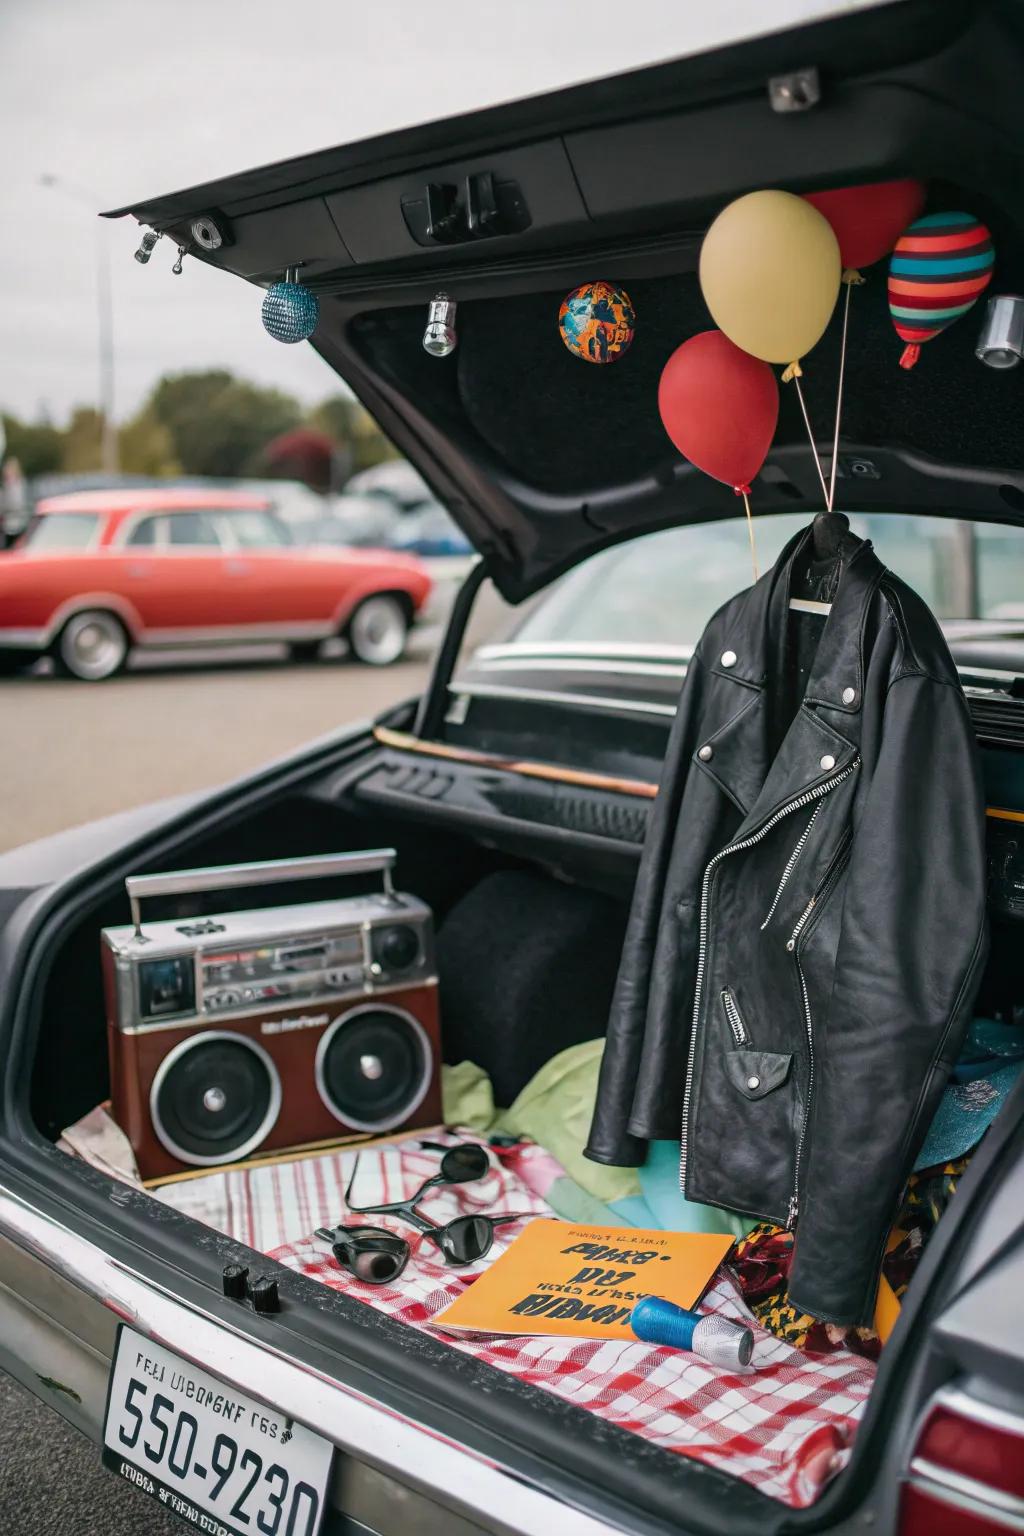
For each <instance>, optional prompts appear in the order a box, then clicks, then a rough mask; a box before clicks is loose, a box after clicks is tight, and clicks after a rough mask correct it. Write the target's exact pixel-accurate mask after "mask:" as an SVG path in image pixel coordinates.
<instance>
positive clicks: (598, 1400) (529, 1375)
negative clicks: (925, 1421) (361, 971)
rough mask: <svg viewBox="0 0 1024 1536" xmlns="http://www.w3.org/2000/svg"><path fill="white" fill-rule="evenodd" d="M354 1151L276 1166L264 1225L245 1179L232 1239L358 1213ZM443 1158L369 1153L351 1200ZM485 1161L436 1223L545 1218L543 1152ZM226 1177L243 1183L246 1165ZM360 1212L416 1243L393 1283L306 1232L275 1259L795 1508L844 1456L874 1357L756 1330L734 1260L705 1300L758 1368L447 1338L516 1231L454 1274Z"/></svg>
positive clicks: (503, 1233) (659, 1354)
mask: <svg viewBox="0 0 1024 1536" xmlns="http://www.w3.org/2000/svg"><path fill="white" fill-rule="evenodd" d="M442 1139H443V1138H442ZM451 1139H453V1140H454V1139H455V1138H451ZM352 1156H353V1154H352V1153H346V1154H340V1153H335V1154H332V1155H331V1156H329V1157H326V1158H322V1159H316V1160H315V1163H316V1164H319V1165H321V1166H319V1167H318V1168H313V1169H311V1167H310V1164H309V1163H305V1164H294V1165H292V1168H290V1169H288V1168H285V1169H280V1170H275V1171H274V1172H275V1177H276V1179H277V1184H278V1192H277V1196H276V1199H277V1207H278V1208H277V1213H276V1214H275V1215H272V1216H271V1217H270V1219H269V1220H268V1219H266V1218H264V1219H263V1220H262V1222H260V1220H259V1219H258V1218H257V1217H256V1215H255V1207H256V1206H258V1205H259V1201H258V1200H257V1201H256V1202H255V1203H254V1202H253V1199H252V1191H251V1189H250V1190H249V1191H248V1193H247V1194H246V1193H245V1192H243V1190H242V1187H241V1185H240V1186H239V1189H238V1190H236V1191H235V1192H234V1195H233V1198H232V1203H233V1206H234V1208H235V1210H236V1213H237V1220H238V1225H239V1226H240V1228H241V1230H238V1231H236V1234H235V1235H237V1236H239V1237H242V1238H243V1240H244V1241H247V1242H251V1241H252V1238H251V1237H250V1236H248V1235H247V1229H250V1228H254V1227H256V1226H258V1227H260V1234H261V1235H263V1236H264V1238H265V1235H266V1232H267V1230H269V1228H270V1227H274V1228H276V1229H277V1230H283V1229H285V1228H286V1227H288V1226H292V1227H293V1228H294V1224H295V1222H296V1221H298V1220H306V1221H307V1226H306V1230H307V1232H308V1231H309V1229H310V1228H312V1227H315V1226H317V1225H332V1224H334V1223H336V1222H339V1221H344V1220H353V1219H358V1218H352V1217H348V1216H347V1215H346V1213H345V1210H344V1202H343V1200H342V1198H341V1191H342V1190H343V1189H344V1184H345V1181H346V1180H347V1176H348V1173H349V1171H350V1169H351V1166H352ZM437 1165H438V1157H437V1154H436V1153H431V1152H429V1151H424V1150H423V1149H421V1148H420V1146H419V1143H418V1141H415V1140H411V1141H409V1142H408V1143H403V1144H401V1145H400V1146H398V1147H390V1148H385V1149H381V1150H379V1151H366V1152H363V1153H362V1155H361V1158H360V1165H359V1170H358V1174H357V1178H356V1184H355V1187H354V1190H353V1200H354V1201H355V1202H356V1203H361V1204H377V1203H380V1202H383V1201H387V1200H397V1199H402V1198H406V1197H408V1195H410V1194H411V1193H412V1192H413V1191H414V1190H415V1189H416V1188H418V1186H419V1185H420V1184H421V1183H422V1182H423V1181H424V1180H425V1179H426V1178H428V1177H429V1175H430V1174H431V1173H433V1172H436V1169H437ZM492 1165H493V1166H492V1169H491V1173H490V1174H489V1175H488V1177H487V1178H485V1179H483V1180H479V1181H477V1182H476V1183H473V1184H466V1185H461V1186H458V1187H454V1188H442V1189H437V1190H432V1191H431V1192H430V1193H429V1194H428V1196H427V1197H426V1200H425V1202H424V1210H425V1213H426V1214H428V1215H430V1216H431V1217H432V1218H433V1219H436V1220H437V1221H438V1223H441V1222H444V1221H447V1220H449V1219H450V1218H451V1217H453V1216H456V1215H461V1214H465V1213H469V1212H475V1211H489V1212H491V1213H498V1212H505V1211H522V1212H524V1213H526V1214H528V1215H531V1216H546V1215H551V1214H552V1213H551V1212H550V1211H549V1209H548V1207H547V1206H546V1205H545V1203H544V1200H543V1198H542V1197H541V1195H540V1194H538V1193H537V1192H536V1191H537V1190H538V1189H542V1188H546V1187H547V1186H548V1183H549V1182H550V1177H551V1172H552V1169H554V1170H555V1171H557V1164H553V1163H552V1161H551V1159H549V1158H547V1155H546V1154H545V1153H543V1152H541V1151H540V1149H539V1148H533V1147H530V1146H520V1147H513V1148H508V1149H499V1150H498V1151H496V1152H495V1151H494V1150H493V1149H492ZM300 1170H305V1171H301V1172H300ZM266 1172H267V1170H264V1173H266ZM293 1173H294V1174H295V1175H296V1176H297V1177H298V1178H299V1179H300V1180H301V1182H302V1193H301V1195H297V1193H296V1190H295V1189H294V1188H293V1187H292V1183H291V1175H292V1174H293ZM221 1177H222V1178H224V1177H227V1178H235V1179H242V1178H243V1174H242V1173H241V1171H240V1172H239V1173H238V1174H236V1175H223V1176H221ZM531 1185H532V1188H531ZM183 1188H187V1186H183ZM193 1188H194V1187H193ZM194 1194H198V1192H197V1191H194ZM175 1203H177V1202H175ZM300 1208H301V1216H300ZM190 1214H195V1215H198V1214H199V1212H198V1211H197V1210H193V1211H191V1212H190ZM367 1219H368V1220H372V1222H373V1224H374V1225H383V1226H389V1227H391V1229H392V1230H394V1231H396V1232H400V1233H401V1234H402V1235H403V1236H404V1237H407V1238H408V1239H409V1240H410V1242H411V1243H412V1245H413V1257H412V1259H411V1260H410V1262H409V1265H408V1267H407V1268H406V1270H405V1272H404V1274H403V1275H402V1276H401V1279H400V1280H399V1281H398V1282H397V1284H396V1285H394V1286H368V1285H364V1284H361V1283H360V1282H358V1281H356V1280H355V1279H354V1278H353V1277H352V1276H351V1275H349V1274H348V1273H347V1272H346V1271H344V1270H343V1269H341V1268H340V1267H339V1266H338V1265H337V1264H336V1263H335V1261H334V1259H333V1257H332V1255H331V1253H330V1249H329V1248H328V1247H327V1245H326V1244H324V1243H322V1242H321V1241H319V1240H318V1239H316V1238H313V1237H309V1236H307V1237H304V1238H301V1239H300V1240H298V1241H285V1242H283V1243H282V1244H281V1245H280V1246H278V1247H275V1248H273V1249H272V1250H271V1251H270V1256H271V1257H272V1258H274V1259H276V1260H278V1262H279V1263H282V1264H285V1265H287V1266H288V1267H289V1268H291V1269H295V1270H298V1271H300V1272H301V1273H302V1274H305V1275H308V1276H310V1277H312V1278H313V1279H315V1280H319V1281H320V1282H321V1283H322V1284H324V1285H328V1286H331V1287H333V1288H334V1289H337V1290H343V1291H345V1292H346V1294H348V1295H350V1296H354V1297H357V1298H358V1299H359V1300H360V1301H364V1302H366V1304H367V1305H368V1306H372V1307H376V1308H378V1309H379V1310H380V1311H382V1312H385V1313H387V1314H388V1316H390V1317H392V1318H394V1319H395V1320H396V1321H398V1322H402V1323H405V1324H407V1325H408V1326H410V1327H413V1328H421V1329H427V1330H429V1331H430V1332H431V1333H432V1334H433V1336H434V1337H436V1338H438V1339H443V1341H444V1342H445V1343H446V1344H447V1345H448V1346H449V1347H450V1348H452V1349H458V1350H461V1351H462V1352H463V1353H465V1354H469V1355H473V1356H475V1357H476V1358H477V1359H478V1360H482V1361H484V1362H486V1363H487V1364H488V1365H491V1366H493V1367H494V1368H495V1369H496V1370H499V1371H507V1372H509V1373H510V1374H511V1375H513V1376H518V1377H519V1379H520V1380H522V1381H528V1382H531V1383H532V1384H533V1385H535V1386H537V1387H541V1388H543V1390H544V1391H546V1392H553V1393H554V1394H555V1395H556V1396H558V1397H560V1398H562V1399H563V1400H564V1401H566V1402H570V1403H574V1404H575V1405H576V1406H577V1407H580V1408H586V1409H588V1410H589V1411H590V1412H592V1413H597V1414H600V1415H601V1417H602V1418H604V1419H607V1420H609V1421H610V1422H612V1423H614V1424H618V1425H619V1426H620V1427H621V1428H623V1429H627V1430H630V1431H632V1433H634V1434H637V1435H641V1436H642V1437H643V1438H644V1439H645V1440H651V1441H653V1442H654V1443H655V1444H656V1445H660V1446H663V1447H664V1448H665V1449H666V1450H670V1451H675V1452H678V1453H679V1454H680V1455H684V1456H693V1457H696V1458H697V1459H699V1460H701V1461H704V1462H707V1463H709V1464H710V1465H712V1466H716V1467H720V1468H721V1469H722V1470H723V1471H725V1472H728V1473H730V1474H731V1475H732V1476H734V1477H740V1478H743V1479H744V1480H745V1481H746V1482H748V1483H752V1484H753V1485H754V1486H755V1487H756V1488H759V1489H760V1490H761V1491H762V1492H763V1493H766V1494H769V1495H770V1496H771V1497H773V1498H776V1499H779V1500H781V1501H782V1502H783V1503H786V1504H789V1505H791V1506H793V1507H794V1508H803V1507H805V1506H806V1505H809V1504H812V1503H813V1502H814V1500H815V1499H816V1498H817V1496H818V1494H819V1493H820V1492H821V1490H822V1488H823V1486H824V1484H825V1483H826V1482H827V1481H828V1480H829V1478H830V1477H832V1476H833V1475H834V1473H835V1472H836V1471H837V1470H838V1469H839V1468H840V1467H841V1466H842V1465H843V1464H844V1463H845V1461H846V1459H847V1457H848V1455H849V1451H850V1447H851V1445H852V1441H853V1436H854V1432H855V1428H856V1424H857V1420H858V1418H859V1417H860V1415H861V1413H862V1411H863V1408H864V1404H865V1402H866V1400H867V1397H868V1394H869V1392H870V1390H871V1385H872V1382H873V1379H874V1366H873V1365H872V1364H871V1363H870V1362H869V1361H866V1360H863V1359H861V1358H860V1357H859V1356H857V1355H853V1354H849V1353H847V1352H845V1351H837V1352H835V1353H833V1354H827V1355H820V1354H819V1355H815V1354H807V1353H802V1352H800V1351H798V1350H795V1349H792V1348H791V1347H790V1346H789V1345H787V1344H784V1343H783V1342H782V1341H781V1340H779V1339H776V1338H774V1337H773V1336H772V1335H771V1334H769V1333H767V1332H765V1331H764V1330H763V1329H761V1328H759V1327H758V1326H757V1324H756V1323H755V1322H754V1319H753V1318H752V1316H751V1314H750V1312H749V1311H748V1309H747V1308H746V1307H745V1305H744V1303H743V1301H742V1298H741V1296H740V1293H739V1290H738V1287H737V1285H736V1282H735V1280H734V1279H733V1278H732V1275H731V1273H730V1271H729V1270H728V1268H723V1269H721V1270H719V1272H718V1274H717V1276H716V1277H715V1280H714V1282H713V1283H712V1286H711V1288H710V1289H709V1291H708V1292H707V1295H706V1296H705V1298H704V1301H703V1303H702V1309H703V1310H707V1311H714V1312H718V1313H721V1314H722V1316H724V1317H729V1318H733V1319H735V1320H737V1321H743V1322H745V1323H747V1324H748V1325H749V1326H751V1327H753V1329H754V1334H755V1340H756V1342H755V1347H754V1358H753V1368H752V1369H751V1370H750V1371H749V1372H746V1373H737V1374H733V1373H730V1372H728V1371H724V1370H719V1369H717V1368H716V1367H714V1366H711V1365H708V1364H706V1363H705V1362H704V1361H702V1360H700V1359H698V1358H697V1357H696V1356H694V1355H691V1354H688V1353H685V1352H683V1351H680V1350H673V1349H665V1348H656V1347H652V1346H651V1345H648V1344H643V1343H640V1342H637V1343H623V1342H618V1341H609V1340H596V1339H595V1340H578V1339H557V1338H546V1337H539V1336H534V1335H526V1336H523V1337H517V1338H509V1337H504V1336H495V1335H481V1334H471V1335H470V1334H455V1333H442V1332H441V1331H440V1330H439V1329H437V1328H433V1327H432V1326H431V1323H432V1319H433V1318H434V1317H435V1316H436V1314H437V1313H438V1312H440V1311H441V1310H442V1308H444V1307H446V1306H447V1305H448V1303H449V1302H451V1301H453V1300H454V1299H455V1297H456V1296H457V1295H459V1293H460V1292H461V1291H462V1290H463V1289H464V1288H465V1286H467V1285H471V1284H472V1283H473V1281H474V1279H476V1277H477V1276H478V1275H479V1274H480V1273H482V1271H483V1270H484V1269H485V1268H486V1267H487V1265H488V1264H489V1263H490V1262H492V1260H493V1257H494V1256H496V1255H497V1254H498V1253H501V1252H502V1251H503V1250H504V1248H505V1247H506V1246H507V1245H508V1243H509V1242H511V1241H512V1240H513V1238H514V1237H515V1235H516V1233H517V1232H518V1231H519V1230H521V1228H520V1227H518V1226H515V1225H513V1226H509V1227H502V1228H498V1231H497V1234H496V1240H495V1245H494V1249H493V1250H492V1254H491V1255H490V1256H489V1257H488V1258H487V1259H486V1260H484V1261H482V1262H481V1263H480V1264H477V1265H473V1266H470V1267H467V1268H465V1269H449V1268H446V1266H445V1265H444V1264H443V1263H442V1262H440V1261H439V1258H438V1255H437V1250H436V1248H434V1246H433V1245H432V1244H431V1243H430V1242H429V1241H424V1240H423V1239H422V1238H421V1237H419V1236H418V1235H417V1234H416V1233H415V1232H414V1231H413V1229H412V1228H410V1227H409V1226H407V1225H405V1224H404V1223H403V1222H402V1221H401V1220H400V1219H395V1218H392V1217H372V1218H367ZM255 1235H257V1234H256V1232H255V1230H254V1231H253V1236H255ZM255 1246H257V1247H261V1246H264V1245H263V1244H262V1243H256V1244H255ZM264 1251H267V1248H266V1247H264Z"/></svg>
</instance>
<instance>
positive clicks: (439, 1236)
mask: <svg viewBox="0 0 1024 1536" xmlns="http://www.w3.org/2000/svg"><path fill="white" fill-rule="evenodd" d="M420 1146H421V1147H425V1148H426V1149H427V1150H428V1151H431V1152H442V1153H443V1154H444V1155H443V1157H442V1158H441V1166H440V1168H439V1169H438V1171H437V1173H435V1174H433V1175H432V1177H431V1178H429V1179H427V1180H425V1181H424V1183H422V1184H421V1185H420V1187H419V1189H418V1190H417V1191H416V1193H415V1194H414V1195H412V1196H411V1197H410V1198H409V1199H408V1200H392V1201H389V1202H388V1203H387V1204H383V1205H353V1204H352V1186H353V1184H354V1183H355V1179H356V1173H357V1172H358V1169H359V1154H358V1153H357V1154H356V1160H355V1163H354V1164H353V1167H352V1174H351V1177H350V1178H349V1181H348V1188H347V1189H346V1190H345V1204H346V1205H347V1206H348V1208H349V1210H350V1211H352V1212H353V1213H354V1214H355V1215H357V1216H401V1217H402V1219H403V1221H407V1222H408V1223H409V1225H410V1226H413V1227H416V1228H417V1229H418V1230H419V1231H420V1232H422V1233H423V1234H424V1236H426V1237H429V1238H430V1240H431V1242H434V1243H436V1244H437V1246H438V1248H439V1249H440V1250H441V1253H442V1254H443V1256H444V1261H445V1263H446V1264H474V1263H475V1262H476V1261H477V1259H482V1258H484V1257H485V1256H486V1255H487V1254H488V1253H489V1252H490V1251H491V1245H492V1243H493V1242H494V1229H495V1227H500V1226H504V1225H505V1224H506V1223H508V1222H511V1221H522V1220H523V1218H524V1217H526V1216H529V1215H530V1214H531V1212H529V1211H516V1212H510V1213H508V1214H507V1215H503V1216H482V1215H476V1216H456V1217H454V1218H453V1219H452V1220H451V1221H447V1222H445V1224H444V1226H442V1227H439V1226H436V1225H435V1224H434V1222H432V1221H428V1220H427V1218H426V1217H425V1216H421V1215H420V1213H419V1211H417V1210H416V1206H417V1205H419V1203H420V1201H421V1200H422V1199H423V1196H424V1195H425V1194H426V1193H427V1191H428V1190H429V1189H436V1188H437V1187H438V1185H441V1184H468V1183H470V1182H471V1181H472V1180H473V1179H481V1178H483V1176H484V1174H485V1173H487V1171H488V1169H489V1168H490V1166H491V1164H490V1159H489V1158H488V1156H487V1153H486V1152H485V1151H484V1149H483V1147H478V1146H476V1145H475V1143H473V1142H458V1143H457V1144H456V1145H455V1146H454V1147H443V1146H441V1145H440V1144H439V1143H438V1142H433V1141H421V1142H420ZM339 1230H343V1229H339ZM371 1230H373V1229H371Z"/></svg>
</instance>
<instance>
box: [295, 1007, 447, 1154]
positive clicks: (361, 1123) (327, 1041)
mask: <svg viewBox="0 0 1024 1536" xmlns="http://www.w3.org/2000/svg"><path fill="white" fill-rule="evenodd" d="M363 1013H390V1014H392V1015H393V1016H394V1017H395V1018H396V1019H404V1021H405V1022H406V1024H411V1025H412V1030H413V1034H414V1035H415V1036H416V1041H417V1044H418V1045H419V1047H420V1052H421V1062H422V1071H421V1072H420V1080H419V1082H418V1083H417V1084H416V1089H415V1094H414V1096H413V1098H412V1099H411V1100H410V1101H409V1103H407V1104H403V1105H402V1108H401V1109H400V1110H399V1111H398V1113H397V1114H394V1115H388V1116H387V1117H386V1118H385V1119H383V1120H357V1119H356V1118H355V1116H354V1115H343V1114H342V1113H341V1111H340V1110H339V1108H338V1106H337V1105H336V1104H335V1102H334V1100H333V1099H332V1098H331V1094H330V1090H329V1088H328V1086H327V1077H326V1072H325V1066H326V1062H327V1053H328V1051H329V1050H330V1048H331V1044H332V1042H333V1040H334V1037H335V1035H336V1034H337V1033H338V1032H339V1030H341V1029H344V1027H345V1025H346V1024H351V1022H352V1020H353V1019H356V1018H358V1017H359V1015H360V1014H363ZM433 1075H434V1053H433V1051H432V1050H431V1048H430V1038H429V1036H428V1034H427V1032H426V1030H425V1029H424V1028H423V1025H422V1024H421V1023H420V1021H419V1019H417V1018H415V1017H414V1015H413V1014H411V1013H408V1012H407V1011H406V1010H405V1009H404V1008H382V1007H381V1006H380V1004H379V1003H364V1004H363V1006H362V1007H361V1008H350V1009H349V1011H348V1012H347V1013H341V1014H339V1015H338V1017H337V1018H336V1019H335V1020H334V1023H333V1024H329V1025H328V1027H327V1028H326V1029H325V1030H324V1032H323V1034H322V1035H321V1036H320V1040H319V1042H318V1044H317V1048H316V1060H315V1061H314V1063H313V1077H314V1079H315V1081H316V1091H317V1093H318V1094H319V1095H320V1102H321V1104H323V1106H324V1108H325V1109H326V1110H327V1111H328V1113H329V1114H332V1115H333V1116H334V1118H335V1120H340V1122H341V1124H342V1125H344V1126H351V1127H354V1128H355V1130H357V1131H373V1132H377V1133H379V1132H381V1131H393V1130H394V1129H395V1127H396V1126H398V1125H404V1124H405V1122H406V1120H408V1119H410V1117H411V1116H412V1115H414V1114H415V1113H416V1111H417V1110H418V1109H419V1107H420V1105H421V1104H422V1103H423V1100H424V1099H425V1098H426V1096H427V1089H428V1088H429V1087H430V1080H431V1078H432V1077H433Z"/></svg>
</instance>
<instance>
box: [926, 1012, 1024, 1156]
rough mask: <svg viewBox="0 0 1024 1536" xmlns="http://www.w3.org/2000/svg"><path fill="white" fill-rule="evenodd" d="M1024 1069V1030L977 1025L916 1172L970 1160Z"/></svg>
mask: <svg viewBox="0 0 1024 1536" xmlns="http://www.w3.org/2000/svg"><path fill="white" fill-rule="evenodd" d="M1022 1071H1024V1026H1022V1025H1020V1024H1007V1023H1005V1022H1004V1021H1003V1020H1002V1019H984V1018H978V1019H973V1020H972V1021H971V1026H970V1028H969V1030H968V1031H967V1038H966V1039H965V1040H964V1043H963V1049H962V1050H961V1052H960V1057H959V1059H958V1061H957V1064H956V1066H955V1067H954V1068H953V1071H952V1073H951V1074H950V1080H949V1082H948V1083H947V1084H946V1087H945V1090H944V1092H943V1095H942V1098H941V1099H940V1100H939V1107H938V1109H937V1110H936V1111H935V1115H934V1118H933V1119H932V1123H931V1125H930V1126H929V1127H928V1135H927V1137H926V1138H925V1143H924V1146H923V1147H922V1148H921V1151H920V1153H919V1154H918V1158H917V1161H916V1162H915V1164H914V1172H915V1173H918V1172H920V1170H921V1169H922V1168H933V1167H935V1166H936V1165H937V1164H939V1163H951V1162H954V1161H955V1160H956V1159H957V1158H959V1157H964V1156H966V1154H967V1153H968V1152H970V1151H971V1149H972V1148H973V1147H976V1146H977V1145H978V1142H979V1141H980V1140H981V1138H982V1137H983V1136H984V1134H985V1132H986V1131H987V1130H988V1128H989V1126H990V1125H991V1124H992V1122H993V1120H994V1119H995V1118H996V1115H998V1113H999V1111H1000V1110H1001V1109H1002V1107H1003V1105H1004V1104H1005V1102H1006V1099H1007V1097H1008V1095H1009V1094H1010V1092H1011V1091H1012V1090H1013V1088H1014V1087H1015V1086H1016V1083H1017V1079H1018V1078H1019V1077H1020V1075H1021V1072H1022Z"/></svg>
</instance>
